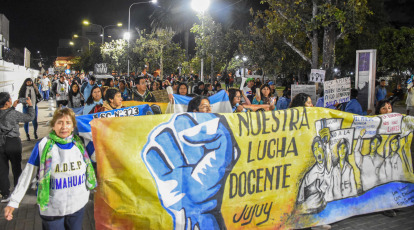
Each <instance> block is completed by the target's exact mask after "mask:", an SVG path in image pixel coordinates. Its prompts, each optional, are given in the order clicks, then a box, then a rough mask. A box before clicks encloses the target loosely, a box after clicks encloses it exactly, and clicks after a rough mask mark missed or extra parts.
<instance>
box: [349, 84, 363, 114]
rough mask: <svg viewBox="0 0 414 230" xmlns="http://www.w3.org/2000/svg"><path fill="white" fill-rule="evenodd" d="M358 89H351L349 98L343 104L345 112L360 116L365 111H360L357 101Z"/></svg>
mask: <svg viewBox="0 0 414 230" xmlns="http://www.w3.org/2000/svg"><path fill="white" fill-rule="evenodd" d="M357 97H358V90H357V89H351V100H350V101H349V102H348V103H347V104H346V106H345V112H348V113H355V114H358V115H361V116H364V115H367V113H366V112H364V111H362V107H361V104H359V102H358V99H357Z"/></svg>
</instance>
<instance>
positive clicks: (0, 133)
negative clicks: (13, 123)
mask: <svg viewBox="0 0 414 230" xmlns="http://www.w3.org/2000/svg"><path fill="white" fill-rule="evenodd" d="M10 111H11V110H9V111H7V112H6V113H5V114H3V116H1V117H0V123H1V122H2V121H3V120H4V119H3V118H5V117H6V115H7V114H8V113H9V112H10ZM11 131H12V129H10V130H3V129H2V128H0V146H4V144H5V143H6V138H7V134H9V133H10V132H11Z"/></svg>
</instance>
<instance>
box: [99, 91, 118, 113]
mask: <svg viewBox="0 0 414 230" xmlns="http://www.w3.org/2000/svg"><path fill="white" fill-rule="evenodd" d="M120 108H122V96H121V92H119V90H118V89H117V88H109V89H108V90H107V91H106V94H105V101H104V103H103V105H102V107H101V109H100V110H99V112H103V111H110V110H114V109H120Z"/></svg>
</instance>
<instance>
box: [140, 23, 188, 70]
mask: <svg viewBox="0 0 414 230" xmlns="http://www.w3.org/2000/svg"><path fill="white" fill-rule="evenodd" d="M141 34H142V36H141V37H140V38H139V39H137V40H136V43H135V44H134V46H133V48H132V50H133V52H134V53H136V54H138V57H140V60H139V61H140V62H141V63H142V66H143V65H144V64H145V65H146V64H148V65H149V67H150V68H153V71H155V70H156V69H155V68H160V70H161V76H163V74H164V66H166V69H167V70H168V71H171V72H174V71H175V69H176V68H177V67H178V66H179V64H180V63H181V62H182V61H183V60H184V58H185V53H184V51H183V50H182V49H181V48H180V47H179V46H178V44H176V43H174V42H173V41H172V38H173V36H174V34H175V32H174V31H172V29H157V30H155V31H153V32H151V33H150V34H147V33H146V31H145V30H143V31H142V32H141Z"/></svg>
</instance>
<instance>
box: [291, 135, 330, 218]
mask: <svg viewBox="0 0 414 230" xmlns="http://www.w3.org/2000/svg"><path fill="white" fill-rule="evenodd" d="M319 135H320V136H316V137H315V138H314V139H313V142H312V152H313V155H314V156H315V159H316V162H315V164H314V165H313V166H312V168H311V169H310V170H309V171H308V172H307V173H306V174H305V176H304V178H303V180H302V182H301V185H300V188H299V193H298V198H297V201H296V202H297V208H298V209H299V211H300V212H301V213H304V214H308V213H317V212H320V211H321V210H323V209H324V208H325V206H326V202H329V201H332V200H333V175H332V153H331V148H330V143H329V139H330V131H329V128H323V129H321V130H320V131H319Z"/></svg>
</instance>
